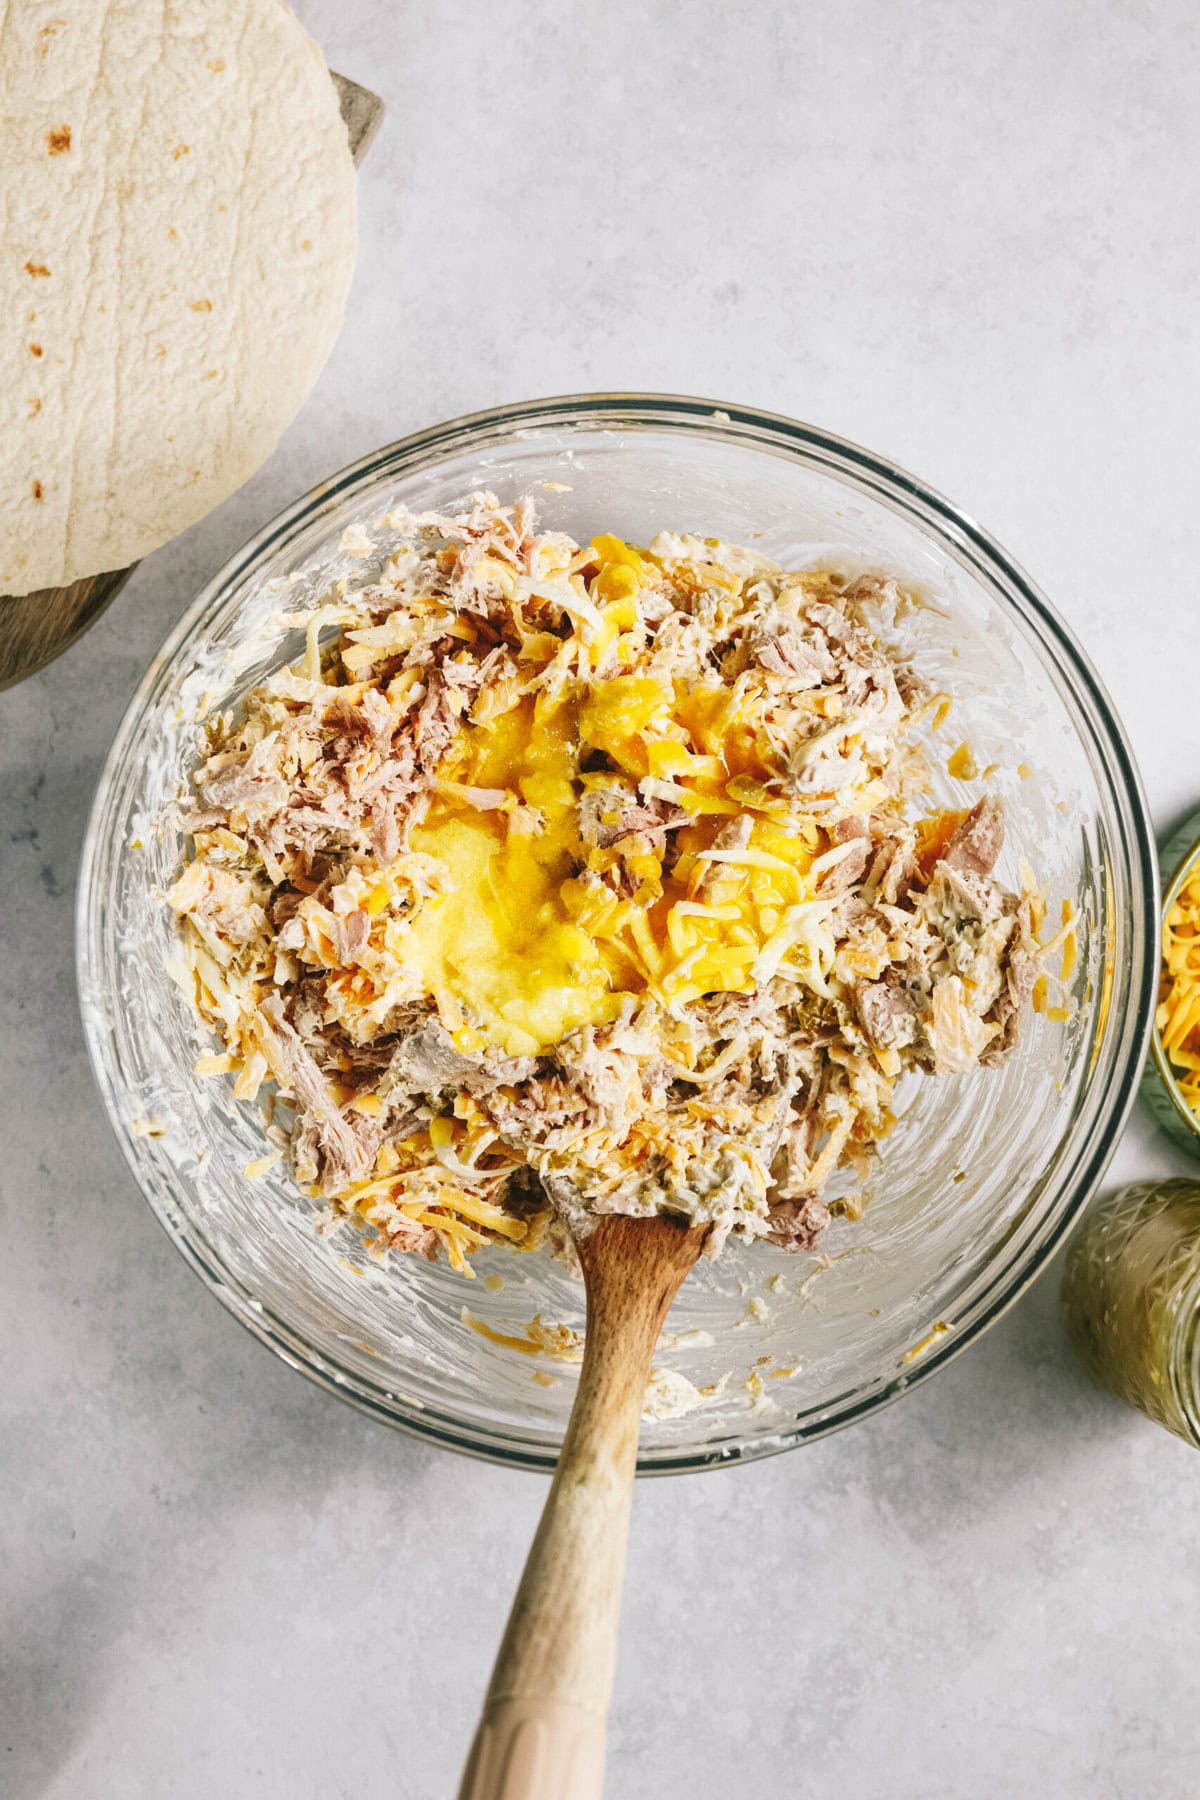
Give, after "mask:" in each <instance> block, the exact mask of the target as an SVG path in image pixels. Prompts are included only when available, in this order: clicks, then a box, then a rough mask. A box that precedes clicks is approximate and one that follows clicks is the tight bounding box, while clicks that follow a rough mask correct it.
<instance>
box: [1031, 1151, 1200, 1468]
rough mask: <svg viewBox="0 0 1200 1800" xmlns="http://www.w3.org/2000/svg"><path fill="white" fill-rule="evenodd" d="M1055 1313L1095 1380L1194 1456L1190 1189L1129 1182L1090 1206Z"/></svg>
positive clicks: (1196, 1220) (1198, 1243) (1195, 1286)
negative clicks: (1060, 1311) (1062, 1317)
mask: <svg viewBox="0 0 1200 1800" xmlns="http://www.w3.org/2000/svg"><path fill="white" fill-rule="evenodd" d="M1063 1305H1064V1307H1065V1309H1066V1315H1067V1330H1068V1332H1069V1334H1070V1337H1071V1341H1072V1343H1073V1344H1074V1346H1075V1348H1076V1350H1077V1351H1078V1352H1079V1354H1080V1356H1081V1357H1082V1358H1083V1361H1084V1362H1085V1363H1086V1365H1087V1367H1088V1369H1089V1370H1090V1371H1091V1373H1092V1375H1093V1376H1094V1377H1095V1379H1096V1380H1097V1381H1098V1382H1100V1384H1101V1385H1102V1386H1103V1387H1106V1388H1108V1389H1109V1390H1110V1391H1111V1392H1112V1393H1114V1394H1116V1395H1117V1396H1118V1398H1119V1399H1121V1400H1126V1401H1128V1403H1129V1404H1130V1406H1136V1407H1138V1408H1139V1409H1140V1411H1142V1412H1144V1413H1145V1414H1146V1416H1147V1418H1150V1419H1154V1420H1155V1421H1156V1422H1157V1423H1158V1424H1159V1425H1165V1426H1166V1428H1167V1430H1168V1431H1173V1432H1174V1433H1175V1435H1176V1436H1177V1437H1181V1438H1183V1439H1184V1441H1185V1442H1186V1443H1189V1444H1193V1445H1195V1446H1196V1448H1197V1449H1200V1182H1195V1181H1143V1182H1137V1183H1135V1184H1134V1185H1133V1186H1132V1187H1127V1188H1122V1189H1121V1191H1120V1192H1119V1193H1117V1194H1114V1195H1112V1197H1111V1198H1110V1199H1108V1200H1105V1201H1103V1202H1102V1203H1101V1205H1099V1206H1098V1207H1095V1208H1094V1209H1093V1211H1092V1212H1091V1213H1090V1214H1089V1216H1088V1218H1087V1219H1086V1220H1085V1221H1084V1224H1083V1226H1082V1229H1081V1230H1080V1231H1078V1232H1077V1233H1076V1235H1075V1238H1074V1240H1073V1242H1072V1244H1071V1248H1070V1251H1069V1253H1068V1256H1067V1265H1066V1270H1065V1272H1064V1275H1063Z"/></svg>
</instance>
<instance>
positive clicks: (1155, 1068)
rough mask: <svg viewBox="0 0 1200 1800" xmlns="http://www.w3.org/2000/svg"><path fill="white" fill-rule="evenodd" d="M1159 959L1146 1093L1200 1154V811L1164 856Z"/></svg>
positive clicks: (1160, 1116) (1157, 1112)
mask: <svg viewBox="0 0 1200 1800" xmlns="http://www.w3.org/2000/svg"><path fill="white" fill-rule="evenodd" d="M1159 868H1160V870H1161V872H1162V883H1163V911H1162V933H1161V938H1162V941H1161V945H1160V955H1161V957H1162V971H1161V981H1160V985H1159V996H1158V1010H1157V1013H1156V1015H1155V1020H1154V1034H1153V1036H1152V1038H1151V1048H1150V1059H1149V1061H1148V1062H1147V1064H1146V1072H1145V1075H1144V1077H1143V1080H1142V1096H1143V1098H1144V1099H1145V1101H1146V1103H1147V1105H1148V1106H1149V1107H1150V1110H1151V1111H1152V1112H1153V1114H1154V1116H1155V1118H1156V1119H1157V1120H1158V1122H1159V1124H1160V1125H1161V1126H1162V1127H1163V1130H1164V1131H1166V1132H1168V1133H1169V1134H1170V1135H1171V1137H1173V1138H1174V1139H1175V1141H1176V1143H1179V1144H1182V1145H1183V1146H1184V1148H1185V1149H1188V1150H1191V1151H1192V1152H1193V1153H1194V1154H1195V1155H1197V1156H1200V812H1198V813H1195V814H1193V815H1192V817H1191V818H1190V819H1188V820H1186V821H1185V823H1184V824H1183V825H1181V826H1180V828H1179V830H1178V831H1176V832H1175V833H1174V834H1173V835H1172V836H1171V838H1170V839H1169V840H1168V841H1167V843H1166V844H1165V845H1164V846H1163V848H1162V851H1161V852H1160V855H1159Z"/></svg>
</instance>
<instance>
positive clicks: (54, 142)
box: [46, 125, 71, 156]
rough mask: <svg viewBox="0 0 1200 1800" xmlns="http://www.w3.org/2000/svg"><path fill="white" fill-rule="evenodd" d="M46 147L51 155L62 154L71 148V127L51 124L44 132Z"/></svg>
mask: <svg viewBox="0 0 1200 1800" xmlns="http://www.w3.org/2000/svg"><path fill="white" fill-rule="evenodd" d="M46 148H47V150H48V151H49V152H50V154H51V156H63V155H65V154H66V152H67V151H68V150H69V149H70V148H71V127H70V126H69V125H52V126H51V127H50V130H49V131H48V132H47V133H46Z"/></svg>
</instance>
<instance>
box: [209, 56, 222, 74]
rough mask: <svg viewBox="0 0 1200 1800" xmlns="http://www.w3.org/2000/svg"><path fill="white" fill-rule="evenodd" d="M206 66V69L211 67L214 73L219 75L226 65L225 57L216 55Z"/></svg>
mask: <svg viewBox="0 0 1200 1800" xmlns="http://www.w3.org/2000/svg"><path fill="white" fill-rule="evenodd" d="M204 66H205V68H206V69H211V70H212V72H213V74H214V75H219V74H220V73H221V70H222V69H223V68H224V67H225V61H224V58H223V57H220V56H214V57H213V59H212V61H211V62H209V63H205V65H204Z"/></svg>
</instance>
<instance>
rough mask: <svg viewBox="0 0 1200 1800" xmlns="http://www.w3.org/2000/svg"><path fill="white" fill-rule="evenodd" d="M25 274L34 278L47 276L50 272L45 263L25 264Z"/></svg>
mask: <svg viewBox="0 0 1200 1800" xmlns="http://www.w3.org/2000/svg"><path fill="white" fill-rule="evenodd" d="M25 273H26V274H27V275H33V276H35V277H36V276H38V275H48V274H49V273H50V271H49V269H48V268H47V267H46V265H45V263H35V262H27V263H26V264H25Z"/></svg>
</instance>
